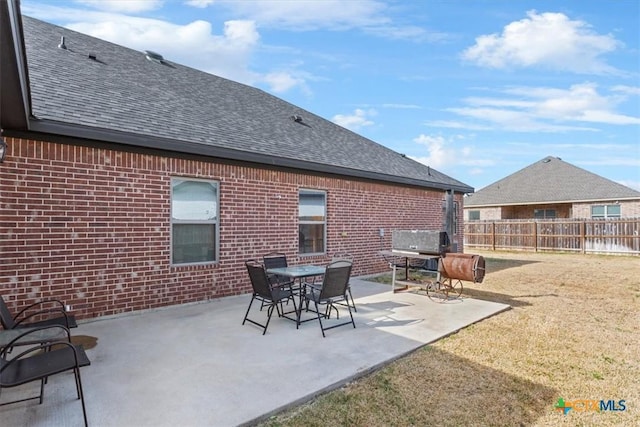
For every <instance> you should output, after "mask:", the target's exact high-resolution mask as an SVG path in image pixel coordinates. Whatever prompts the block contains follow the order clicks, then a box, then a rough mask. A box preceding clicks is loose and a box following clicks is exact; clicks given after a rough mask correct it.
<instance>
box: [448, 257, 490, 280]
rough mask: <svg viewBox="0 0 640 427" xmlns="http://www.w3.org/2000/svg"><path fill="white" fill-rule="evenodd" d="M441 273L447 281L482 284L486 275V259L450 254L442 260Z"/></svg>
mask: <svg viewBox="0 0 640 427" xmlns="http://www.w3.org/2000/svg"><path fill="white" fill-rule="evenodd" d="M439 272H440V275H441V276H442V277H443V278H446V279H454V280H466V281H467V282H473V283H482V280H483V279H484V273H485V262H484V257H482V256H480V255H473V254H460V253H455V252H448V253H445V254H443V256H442V257H441V258H440V265H439Z"/></svg>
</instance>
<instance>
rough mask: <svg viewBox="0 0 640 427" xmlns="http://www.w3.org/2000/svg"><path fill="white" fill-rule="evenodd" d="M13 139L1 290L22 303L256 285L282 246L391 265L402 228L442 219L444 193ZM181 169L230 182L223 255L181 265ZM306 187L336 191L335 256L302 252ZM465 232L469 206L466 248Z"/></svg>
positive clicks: (332, 216) (112, 306) (121, 300)
mask: <svg viewBox="0 0 640 427" xmlns="http://www.w3.org/2000/svg"><path fill="white" fill-rule="evenodd" d="M5 139H6V140H7V143H8V145H9V149H8V150H9V151H8V154H7V159H6V160H5V162H4V163H3V164H1V165H0V191H1V193H0V209H1V210H0V214H1V216H0V233H1V237H0V245H1V246H0V251H1V253H0V256H1V257H0V289H1V292H2V295H3V296H4V298H5V300H6V301H7V302H8V304H9V306H10V308H11V309H12V310H18V309H20V308H21V307H24V306H25V305H26V304H29V303H31V302H33V301H35V300H38V299H42V298H51V297H54V298H59V299H62V300H64V301H65V302H66V303H67V304H69V305H71V306H72V310H73V311H74V313H75V314H76V315H77V316H78V317H79V318H87V317H99V316H106V315H114V314H119V313H123V312H129V311H136V310H143V309H149V308H154V307H160V306H165V305H173V304H181V303H187V302H193V301H201V300H206V299H210V298H218V297H222V296H227V295H234V294H241V293H246V292H249V290H250V283H249V281H248V277H247V274H246V271H245V268H244V264H243V263H244V261H245V260H247V259H250V258H260V257H261V256H262V255H263V254H265V253H268V252H271V251H274V250H277V251H282V252H285V253H286V254H287V257H288V258H289V262H290V263H291V264H296V263H305V262H306V263H325V262H327V261H328V260H329V259H330V255H331V254H332V253H335V252H338V251H341V252H342V251H348V252H350V253H352V254H353V255H354V256H355V264H354V274H355V275H361V274H371V273H376V272H380V271H383V270H385V269H386V268H387V265H386V263H385V262H384V260H382V259H381V258H380V257H379V256H378V255H377V251H378V250H380V249H381V248H384V249H387V248H389V247H390V242H391V230H393V229H417V228H422V229H431V230H439V229H440V227H441V224H442V200H443V192H441V191H426V190H420V189H416V188H410V187H402V186H392V185H383V184H378V183H371V182H364V181H351V180H347V179H339V178H334V177H326V176H313V175H305V174H303V173H293V172H286V171H278V170H271V169H261V168H255V167H245V166H238V165H229V164H223V163H214V162H208V161H195V160H187V159H178V158H171V157H163V156H160V155H152V154H141V153H131V152H122V151H113V150H108V149H102V148H95V147H85V146H73V145H63V144H57V143H51V142H42V141H32V140H24V139H16V138H5ZM173 176H185V177H196V178H206V179H213V180H217V181H219V183H220V187H219V188H220V252H219V254H220V257H219V262H218V263H215V264H210V265H193V266H172V265H170V208H171V200H170V194H171V177H173ZM300 188H310V189H322V190H326V191H327V205H328V206H327V215H328V218H327V224H328V225H327V253H328V255H327V256H310V257H309V256H305V257H300V256H298V223H297V215H298V190H299V189H300ZM456 201H458V202H459V203H460V204H462V198H461V197H460V196H459V195H456ZM380 228H383V229H384V230H385V235H384V237H379V229H380ZM462 233H463V221H462V210H460V218H459V219H458V235H457V236H456V237H455V238H454V241H458V245H459V248H460V249H459V250H461V248H462V241H463V238H462Z"/></svg>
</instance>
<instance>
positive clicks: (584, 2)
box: [21, 0, 640, 190]
mask: <svg viewBox="0 0 640 427" xmlns="http://www.w3.org/2000/svg"><path fill="white" fill-rule="evenodd" d="M639 4H640V2H638V1H637V0H616V1H606V2H604V1H596V0H591V1H588V0H575V1H562V0H554V1H544V0H540V1H526V0H513V1H509V0H500V1H499V0H493V1H488V0H485V1H482V0H475V1H471V0H428V1H427V0H424V1H407V0H397V1H396V0H385V1H383V0H342V1H333V0H307V1H304V0H281V1H267V0H236V1H224V0H184V1H182V0H165V1H162V0H118V1H116V0H77V1H62V0H60V1H54V0H47V1H45V0H40V1H38V0H22V3H21V5H22V12H23V13H24V14H26V15H29V16H32V17H35V18H38V19H41V20H44V21H47V22H51V23H54V24H58V25H61V26H64V27H68V28H71V29H74V30H76V31H80V32H82V33H86V34H90V35H93V36H96V37H99V38H102V39H105V40H109V41H112V42H114V43H117V44H121V45H124V46H128V47H131V48H133V49H137V50H141V51H142V50H152V51H155V52H158V53H160V54H162V55H163V56H164V58H165V59H167V60H169V61H172V62H177V63H180V64H184V65H188V66H191V67H194V68H198V69H201V70H204V71H207V72H210V73H213V74H216V75H219V76H222V77H226V78H229V79H232V80H236V81H239V82H242V83H246V84H249V85H252V86H256V87H259V88H261V89H264V90H265V91H267V92H269V93H272V94H274V95H276V96H278V97H280V98H282V99H285V100H286V101H289V102H291V103H293V104H296V105H298V106H300V107H302V108H304V109H307V110H309V111H311V112H313V113H315V114H318V115H320V116H322V117H324V118H326V119H328V120H331V121H333V122H335V123H338V124H340V125H342V126H344V127H347V128H349V129H351V130H353V131H355V132H357V133H359V134H361V135H363V136H365V137H367V138H370V139H372V140H373V141H376V142H378V143H380V144H382V145H385V146H387V147H389V148H391V149H393V150H395V151H398V152H400V153H403V154H406V155H407V156H410V157H412V158H414V159H416V160H418V161H420V162H422V163H425V164H427V165H429V166H431V167H433V168H436V169H437V170H439V171H441V172H444V173H446V174H448V175H450V176H452V177H454V178H456V179H458V180H460V181H462V182H464V183H466V184H468V185H471V186H472V187H474V188H475V189H476V190H479V189H481V188H482V187H484V186H486V185H489V184H491V183H493V182H495V181H497V180H499V179H501V178H504V177H505V176H507V175H509V174H511V173H513V172H516V171H518V170H520V169H522V168H524V167H526V166H528V165H530V164H532V163H534V162H536V161H538V160H540V159H542V158H544V157H546V156H548V155H550V156H556V157H560V158H562V160H564V161H566V162H568V163H571V164H573V165H575V166H578V167H581V168H584V169H586V170H588V171H591V172H593V173H596V174H598V175H600V176H603V177H605V178H608V179H611V180H613V181H616V182H619V183H621V184H624V185H626V186H628V187H631V188H634V189H637V190H640V5H639Z"/></svg>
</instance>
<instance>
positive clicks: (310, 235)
mask: <svg viewBox="0 0 640 427" xmlns="http://www.w3.org/2000/svg"><path fill="white" fill-rule="evenodd" d="M298 238H299V241H298V246H299V249H300V253H301V254H311V253H322V252H324V224H300V232H299V237H298Z"/></svg>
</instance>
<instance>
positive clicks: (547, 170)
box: [464, 156, 640, 208]
mask: <svg viewBox="0 0 640 427" xmlns="http://www.w3.org/2000/svg"><path fill="white" fill-rule="evenodd" d="M638 198H640V191H636V190H633V189H631V188H628V187H625V186H624V185H622V184H618V183H617V182H613V181H611V180H608V179H606V178H603V177H601V176H599V175H596V174H594V173H591V172H589V171H586V170H584V169H581V168H579V167H576V166H573V165H571V164H569V163H567V162H564V161H562V160H561V159H559V158H557V157H551V156H548V157H545V158H544V159H542V160H540V161H538V162H536V163H533V164H532V165H529V166H527V167H526V168H524V169H521V170H519V171H518V172H515V173H513V174H511V175H509V176H507V177H505V178H503V179H501V180H499V181H496V182H494V183H493V184H491V185H488V186H487V187H485V188H482V189H481V190H478V191H477V192H476V193H474V194H471V195H469V196H468V197H466V198H465V202H464V204H465V208H467V207H472V206H500V205H514V204H532V203H551V202H554V203H555V202H577V201H593V200H612V199H638Z"/></svg>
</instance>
